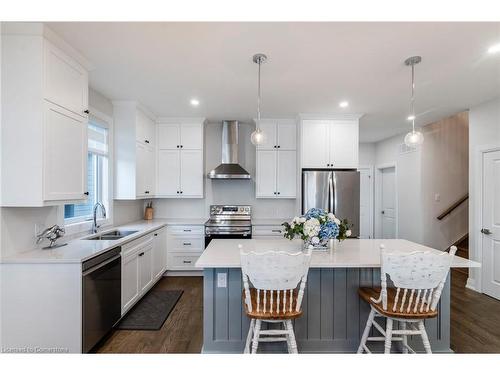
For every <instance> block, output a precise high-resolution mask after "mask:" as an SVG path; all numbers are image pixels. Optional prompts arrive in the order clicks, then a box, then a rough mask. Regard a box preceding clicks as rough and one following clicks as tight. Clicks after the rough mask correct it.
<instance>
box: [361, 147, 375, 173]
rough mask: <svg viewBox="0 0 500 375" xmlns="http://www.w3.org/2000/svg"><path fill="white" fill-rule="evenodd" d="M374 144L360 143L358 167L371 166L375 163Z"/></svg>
mask: <svg viewBox="0 0 500 375" xmlns="http://www.w3.org/2000/svg"><path fill="white" fill-rule="evenodd" d="M375 149H376V147H375V143H360V144H359V166H360V167H368V166H373V164H374V161H375Z"/></svg>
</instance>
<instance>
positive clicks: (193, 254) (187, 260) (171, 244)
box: [167, 225, 205, 271]
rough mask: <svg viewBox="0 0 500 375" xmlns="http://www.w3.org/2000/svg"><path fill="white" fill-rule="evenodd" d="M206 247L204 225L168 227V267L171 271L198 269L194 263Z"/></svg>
mask: <svg viewBox="0 0 500 375" xmlns="http://www.w3.org/2000/svg"><path fill="white" fill-rule="evenodd" d="M204 248H205V234H204V227H203V226H202V225H189V226H180V225H178V226H172V227H168V228H167V249H168V250H167V268H168V270H169V271H192V270H198V268H196V267H195V266H194V265H195V263H196V261H197V260H198V258H199V257H200V255H201V253H202V252H203V250H204Z"/></svg>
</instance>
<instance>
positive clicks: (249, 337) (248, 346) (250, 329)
mask: <svg viewBox="0 0 500 375" xmlns="http://www.w3.org/2000/svg"><path fill="white" fill-rule="evenodd" d="M254 327H255V319H252V320H251V321H250V327H249V328H248V335H247V342H246V344H245V351H244V353H245V354H249V353H250V343H251V342H252V335H253V328H254Z"/></svg>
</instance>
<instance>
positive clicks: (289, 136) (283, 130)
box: [255, 119, 297, 150]
mask: <svg viewBox="0 0 500 375" xmlns="http://www.w3.org/2000/svg"><path fill="white" fill-rule="evenodd" d="M255 121H257V120H255ZM259 128H260V129H261V130H262V132H263V133H264V135H265V138H264V139H265V140H264V143H263V144H261V145H259V146H258V147H257V149H258V150H274V149H280V150H296V149H297V126H296V124H295V120H291V119H277V120H274V119H264V120H262V119H261V120H260V122H259Z"/></svg>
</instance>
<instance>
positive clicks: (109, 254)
mask: <svg viewBox="0 0 500 375" xmlns="http://www.w3.org/2000/svg"><path fill="white" fill-rule="evenodd" d="M120 253H121V248H120V247H116V248H113V249H111V250H109V251H106V252H105V253H104V254H101V255H98V256H96V257H94V258H91V259H89V260H87V261H85V262H83V265H82V297H83V311H82V322H83V326H82V333H83V335H82V339H83V343H82V348H83V352H84V353H88V352H89V351H90V350H91V349H92V348H93V347H94V346H95V345H96V344H97V343H98V342H99V341H100V340H101V339H102V338H103V337H104V336H105V335H106V334H107V333H108V332H109V331H110V330H111V329H112V328H113V326H114V325H115V324H116V323H117V322H118V321H119V320H120V317H121V275H122V267H121V255H120Z"/></svg>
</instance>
